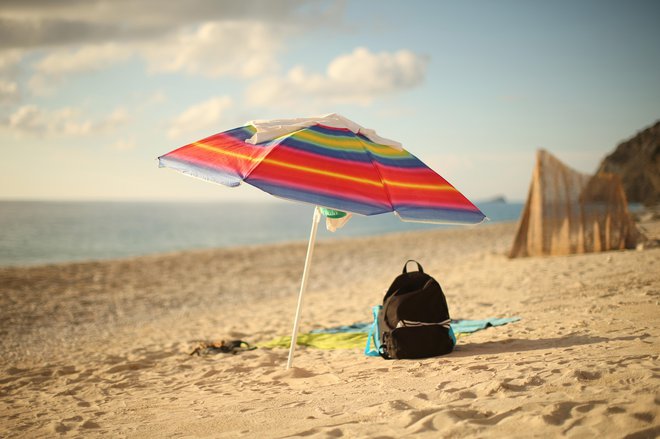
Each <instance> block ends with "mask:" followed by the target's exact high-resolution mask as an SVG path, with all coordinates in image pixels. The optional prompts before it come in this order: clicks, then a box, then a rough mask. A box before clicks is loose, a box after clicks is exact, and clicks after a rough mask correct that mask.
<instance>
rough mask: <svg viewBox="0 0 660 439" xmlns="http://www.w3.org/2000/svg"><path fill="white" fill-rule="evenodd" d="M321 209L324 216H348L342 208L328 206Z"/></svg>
mask: <svg viewBox="0 0 660 439" xmlns="http://www.w3.org/2000/svg"><path fill="white" fill-rule="evenodd" d="M319 209H320V210H321V213H322V214H323V216H327V217H328V218H343V217H345V216H346V212H342V211H341V210H334V209H328V208H327V207H319Z"/></svg>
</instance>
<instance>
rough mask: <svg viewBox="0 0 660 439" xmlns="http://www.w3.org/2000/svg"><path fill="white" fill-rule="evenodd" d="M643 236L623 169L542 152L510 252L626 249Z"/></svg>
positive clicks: (513, 254) (512, 254) (514, 254)
mask: <svg viewBox="0 0 660 439" xmlns="http://www.w3.org/2000/svg"><path fill="white" fill-rule="evenodd" d="M640 239H641V234H640V232H639V231H638V230H637V227H636V225H635V222H634V220H633V219H632V217H631V215H630V213H629V211H628V202H627V200H626V195H625V193H624V191H623V188H622V186H621V181H620V180H619V177H618V176H617V175H615V174H596V175H593V176H590V175H587V174H583V173H580V172H577V171H575V170H573V169H571V168H569V167H568V166H566V165H565V164H563V163H562V162H561V161H559V160H558V159H557V158H556V157H554V156H552V155H551V154H550V153H548V152H547V151H544V150H539V151H538V152H537V157H536V166H535V167H534V172H533V175H532V183H531V185H530V189H529V195H528V197H527V203H526V205H525V207H524V209H523V212H522V216H521V218H520V221H519V224H518V231H517V233H516V237H515V240H514V243H513V247H512V248H511V251H510V253H509V257H511V258H515V257H521V256H542V255H568V254H574V253H591V252H599V251H607V250H621V249H626V248H635V246H636V245H637V242H638V240H640Z"/></svg>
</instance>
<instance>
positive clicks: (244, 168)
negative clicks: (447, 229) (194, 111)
mask: <svg viewBox="0 0 660 439" xmlns="http://www.w3.org/2000/svg"><path fill="white" fill-rule="evenodd" d="M158 162H159V166H160V167H167V168H172V169H175V170H177V171H180V172H183V173H184V174H188V175H191V176H193V177H198V178H201V179H204V180H209V181H212V182H216V183H221V184H224V185H226V186H230V187H234V186H238V185H240V184H241V183H242V182H246V183H249V184H251V185H252V186H256V187H258V188H259V189H261V190H263V191H265V192H268V193H269V194H272V195H274V196H276V197H280V198H285V199H288V200H294V201H299V202H303V203H309V204H312V205H314V206H316V208H315V209H314V215H313V218H312V228H311V232H310V238H309V243H308V247H307V256H306V258H305V268H304V270H303V276H302V281H301V285H300V292H299V295H298V306H297V309H296V316H295V319H294V325H293V333H292V337H291V347H290V350H289V359H288V361H287V368H289V367H291V365H292V362H293V353H294V350H295V346H296V341H297V335H298V323H299V321H300V312H301V309H302V299H303V295H304V292H305V289H306V286H307V279H308V276H309V269H310V265H311V261H312V254H313V250H314V241H315V239H316V232H317V228H318V223H319V221H320V218H321V213H320V209H319V208H329V209H334V210H337V211H342V212H351V213H355V214H360V215H377V214H381V213H387V212H394V213H395V214H396V215H397V216H398V217H399V218H400V219H401V220H403V221H417V222H428V223H438V224H447V223H452V224H478V223H481V222H482V221H483V220H484V219H485V216H484V214H483V213H482V212H481V211H480V210H479V209H478V208H477V207H476V206H475V205H474V204H472V203H471V202H470V201H469V200H468V199H467V198H466V197H465V196H463V195H462V194H461V193H460V192H459V191H458V190H456V189H455V188H454V187H453V186H452V185H451V184H449V183H448V182H447V181H446V180H445V179H444V178H442V177H441V176H440V175H438V174H437V173H436V172H434V171H433V170H432V169H431V168H429V167H428V166H426V165H425V164H424V163H422V162H421V161H420V160H419V159H418V158H417V157H415V156H414V155H412V154H411V153H409V152H408V151H406V150H405V149H404V148H403V147H402V146H401V144H400V143H398V142H395V141H392V140H389V139H385V138H382V137H380V136H378V135H377V134H376V132H375V131H374V130H371V129H367V128H364V127H362V126H360V125H358V124H356V123H354V122H352V121H351V120H349V119H346V118H345V117H342V116H340V115H338V114H329V115H326V116H321V117H310V118H298V119H275V120H262V121H251V122H248V123H246V124H245V126H242V127H239V128H235V129H232V130H229V131H225V132H222V133H219V134H215V135H213V136H210V137H207V138H205V139H202V140H199V141H197V142H193V143H191V144H188V145H185V146H183V147H181V148H178V149H176V150H174V151H172V152H169V153H167V154H165V155H163V156H161V157H159V158H158Z"/></svg>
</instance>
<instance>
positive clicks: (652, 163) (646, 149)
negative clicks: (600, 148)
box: [598, 121, 660, 205]
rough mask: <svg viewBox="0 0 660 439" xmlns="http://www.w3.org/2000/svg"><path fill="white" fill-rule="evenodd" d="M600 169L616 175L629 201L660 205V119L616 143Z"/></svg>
mask: <svg viewBox="0 0 660 439" xmlns="http://www.w3.org/2000/svg"><path fill="white" fill-rule="evenodd" d="M601 172H611V173H613V174H617V175H619V177H620V178H621V183H622V184H623V189H624V191H625V192H626V197H627V198H628V201H629V202H634V203H644V204H645V205H656V204H660V121H658V122H656V123H655V125H653V126H651V127H649V128H647V129H645V130H644V131H641V132H640V133H638V134H637V135H636V136H635V137H633V138H631V139H629V140H627V141H625V142H623V143H621V144H620V145H619V146H617V148H616V150H615V151H614V152H613V153H612V154H610V155H608V156H607V157H605V159H604V160H603V161H602V163H601V164H600V167H599V168H598V173H601Z"/></svg>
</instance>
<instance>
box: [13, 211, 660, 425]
mask: <svg viewBox="0 0 660 439" xmlns="http://www.w3.org/2000/svg"><path fill="white" fill-rule="evenodd" d="M646 227H647V228H648V230H649V231H650V233H651V234H653V235H655V236H659V235H660V233H658V232H659V231H660V227H659V224H658V223H650V224H647V225H646ZM514 228H515V225H514V224H494V225H486V226H480V227H477V228H470V229H457V230H456V229H454V230H437V231H430V232H429V231H426V232H411V233H402V234H393V235H387V236H381V237H370V238H359V239H346V240H338V241H332V242H320V243H318V246H317V250H316V253H315V260H314V266H313V271H312V274H311V276H310V281H309V282H310V283H309V294H308V295H307V296H306V299H305V306H304V311H303V316H302V321H301V330H302V331H308V330H310V329H314V328H319V327H327V326H333V325H341V324H350V323H353V322H356V321H367V320H369V319H370V315H371V311H370V308H371V306H372V305H375V304H378V303H379V302H380V300H381V299H382V295H383V293H384V291H385V290H386V288H387V287H388V286H389V283H390V282H391V280H392V279H393V277H394V276H395V275H396V274H398V272H399V270H400V269H401V266H402V264H403V262H404V261H405V260H406V259H408V258H415V259H417V260H419V261H420V262H422V264H423V265H424V267H425V269H426V271H427V272H429V273H430V274H432V275H433V276H434V277H436V278H437V279H438V280H439V281H440V283H441V284H442V285H443V288H444V289H445V292H446V294H447V299H448V302H449V307H450V311H451V314H452V317H454V318H475V319H477V318H486V317H506V316H519V317H521V318H522V320H521V321H519V322H516V323H513V324H509V325H506V326H502V327H497V328H490V329H488V330H485V331H481V332H478V333H475V334H472V335H470V336H466V337H463V338H461V340H460V342H459V345H458V346H457V348H456V350H455V351H454V352H453V353H452V354H450V355H448V356H444V357H438V358H431V359H424V360H395V361H386V360H383V359H381V358H374V357H365V356H364V355H363V354H362V352H361V349H352V350H333V351H327V350H317V349H311V348H299V349H298V350H297V355H296V358H295V362H294V368H292V369H290V370H285V369H284V365H285V363H286V356H287V351H286V350H284V349H263V348H260V349H256V350H252V351H247V352H241V353H239V354H237V355H230V354H220V355H216V356H202V357H198V356H190V355H189V352H190V351H191V350H192V349H193V348H194V347H195V343H196V340H203V339H209V340H210V339H235V338H240V339H244V340H246V341H248V342H250V343H259V342H263V341H266V340H269V339H272V338H274V337H276V336H280V335H289V332H290V330H291V321H292V319H293V314H294V311H295V301H296V295H297V289H298V283H299V280H300V275H301V272H302V266H303V262H304V252H305V243H288V244H279V245H270V246H255V247H244V248H236V249H224V250H205V251H194V252H185V253H176V254H166V255H155V256H148V257H141V258H134V259H126V260H118V261H107V262H90V263H79V264H66V265H50V266H42V267H32V268H4V269H0V290H1V295H0V335H1V342H0V343H1V347H2V352H3V354H2V360H1V362H0V436H1V437H30V438H32V437H58V436H60V435H61V436H64V437H76V436H97V435H98V436H100V435H105V436H109V437H122V436H127V437H140V438H142V437H159V438H160V437H259V438H262V437H381V438H386V437H391V438H398V437H433V438H437V437H548V436H550V437H552V436H561V435H565V436H568V437H594V436H603V437H630V438H646V437H657V436H659V435H660V419H659V417H658V413H659V405H660V375H659V372H660V361H659V356H660V347H659V346H660V343H659V342H660V340H659V339H658V337H659V335H660V270H659V269H658V267H659V266H660V264H659V262H660V249H658V248H654V249H647V250H643V251H624V252H607V253H600V254H588V255H579V256H570V257H551V258H528V259H515V260H510V259H507V258H506V257H505V253H506V251H507V250H508V248H509V246H510V245H511V242H512V240H513V233H514Z"/></svg>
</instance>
